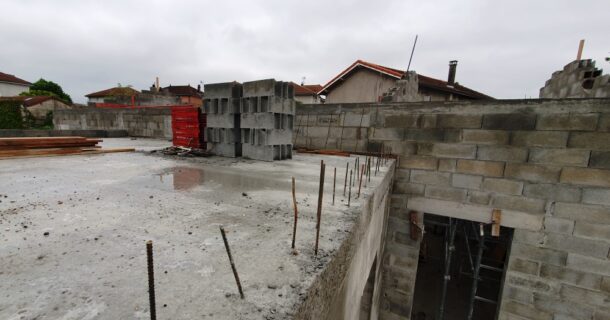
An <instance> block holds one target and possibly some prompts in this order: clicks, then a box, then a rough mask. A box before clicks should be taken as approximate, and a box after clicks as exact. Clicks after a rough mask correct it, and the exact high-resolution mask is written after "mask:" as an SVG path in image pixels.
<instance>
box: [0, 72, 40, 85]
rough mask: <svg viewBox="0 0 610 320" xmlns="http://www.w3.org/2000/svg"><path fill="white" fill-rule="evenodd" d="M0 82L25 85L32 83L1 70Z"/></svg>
mask: <svg viewBox="0 0 610 320" xmlns="http://www.w3.org/2000/svg"><path fill="white" fill-rule="evenodd" d="M0 82H8V83H16V84H22V85H26V86H29V85H32V84H31V83H30V82H27V81H25V80H23V79H19V78H17V77H15V76H14V75H12V74H8V73H3V72H0Z"/></svg>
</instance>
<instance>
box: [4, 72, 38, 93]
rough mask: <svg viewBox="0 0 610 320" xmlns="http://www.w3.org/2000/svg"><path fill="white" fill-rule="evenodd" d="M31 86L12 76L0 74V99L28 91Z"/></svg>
mask: <svg viewBox="0 0 610 320" xmlns="http://www.w3.org/2000/svg"><path fill="white" fill-rule="evenodd" d="M31 85H32V84H31V83H29V82H28V81H25V80H23V79H19V78H17V77H15V76H14V75H12V74H7V73H2V72H0V97H14V96H18V95H19V94H21V93H22V92H27V91H29V90H30V86H31Z"/></svg>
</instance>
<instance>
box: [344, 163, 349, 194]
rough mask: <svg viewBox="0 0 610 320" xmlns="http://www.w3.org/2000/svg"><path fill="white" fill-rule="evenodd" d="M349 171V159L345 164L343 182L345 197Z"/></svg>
mask: <svg viewBox="0 0 610 320" xmlns="http://www.w3.org/2000/svg"><path fill="white" fill-rule="evenodd" d="M347 171H349V161H348V162H347V163H346V164H345V182H344V183H343V197H344V198H345V189H346V188H347Z"/></svg>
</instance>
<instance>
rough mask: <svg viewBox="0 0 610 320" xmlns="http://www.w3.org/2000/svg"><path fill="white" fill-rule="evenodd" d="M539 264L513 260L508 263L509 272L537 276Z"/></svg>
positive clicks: (519, 259) (517, 259)
mask: <svg viewBox="0 0 610 320" xmlns="http://www.w3.org/2000/svg"><path fill="white" fill-rule="evenodd" d="M539 266H540V263H538V262H536V261H530V260H525V259H521V258H514V259H511V261H510V266H509V270H510V271H516V272H521V273H525V274H531V275H538V268H539Z"/></svg>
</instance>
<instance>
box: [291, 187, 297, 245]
mask: <svg viewBox="0 0 610 320" xmlns="http://www.w3.org/2000/svg"><path fill="white" fill-rule="evenodd" d="M292 206H293V207H294V227H293V228H292V249H294V243H295V241H296V238H297V221H298V219H299V211H298V209H297V196H296V187H295V181H294V177H292Z"/></svg>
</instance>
